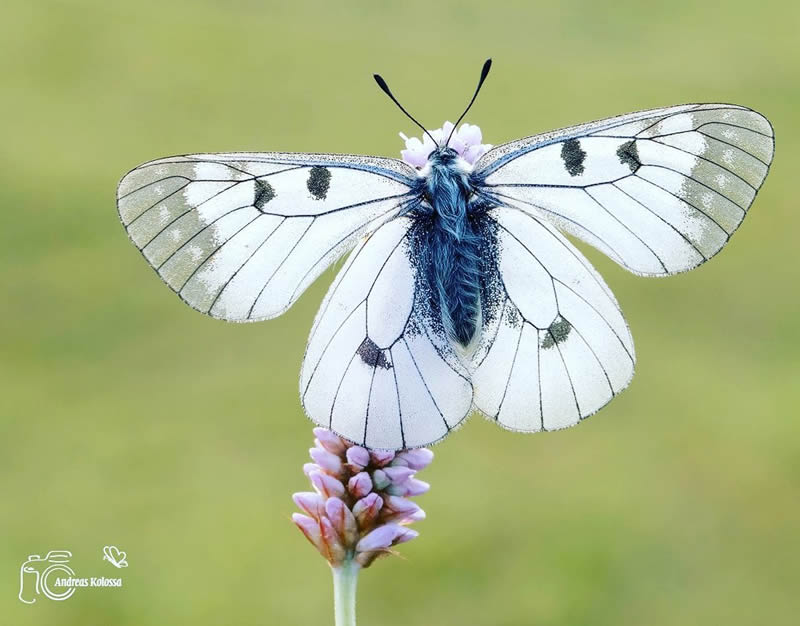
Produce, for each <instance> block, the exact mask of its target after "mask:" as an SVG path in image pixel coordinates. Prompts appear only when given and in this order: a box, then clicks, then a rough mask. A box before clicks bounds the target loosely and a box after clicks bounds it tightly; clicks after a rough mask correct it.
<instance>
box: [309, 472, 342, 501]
mask: <svg viewBox="0 0 800 626" xmlns="http://www.w3.org/2000/svg"><path fill="white" fill-rule="evenodd" d="M308 477H309V479H311V484H312V485H313V486H314V489H316V490H317V491H318V492H319V493H320V494H322V495H323V496H325V497H326V498H330V497H331V496H336V497H337V498H339V497H341V496H343V495H344V485H343V484H342V483H341V482H340V481H338V480H336V479H335V478H334V477H333V476H328V474H325V473H323V472H311V474H309V476H308Z"/></svg>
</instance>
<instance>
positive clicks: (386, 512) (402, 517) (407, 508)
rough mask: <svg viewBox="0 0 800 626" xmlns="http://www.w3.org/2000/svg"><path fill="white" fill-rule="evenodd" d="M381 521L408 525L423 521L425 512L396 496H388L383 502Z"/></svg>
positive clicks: (409, 501)
mask: <svg viewBox="0 0 800 626" xmlns="http://www.w3.org/2000/svg"><path fill="white" fill-rule="evenodd" d="M384 504H385V506H384V508H383V512H382V515H381V517H382V519H383V520H384V521H388V522H395V523H398V524H403V523H405V524H410V523H411V522H417V521H420V520H423V519H425V511H423V510H422V509H421V508H420V507H419V505H418V504H416V503H415V502H412V501H411V500H406V499H405V498H400V497H398V496H388V497H386V499H385V501H384Z"/></svg>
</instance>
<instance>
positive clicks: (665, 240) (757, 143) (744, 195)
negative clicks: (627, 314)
mask: <svg viewBox="0 0 800 626" xmlns="http://www.w3.org/2000/svg"><path fill="white" fill-rule="evenodd" d="M773 151H774V139H773V132H772V126H771V125H770V123H769V122H768V121H767V119H766V118H765V117H763V116H762V115H761V114H759V113H756V112H755V111H752V110H750V109H747V108H744V107H740V106H735V105H728V104H690V105H682V106H675V107H669V108H664V109H654V110H650V111H642V112H639V113H631V114H629V115H623V116H620V117H614V118H609V119H606V120H601V121H598V122H592V123H590V124H584V125H582V126H575V127H572V128H567V129H564V130H560V131H555V132H552V133H547V134H544V135H537V136H534V137H528V138H525V139H520V140H519V141H513V142H510V143H507V144H503V145H501V146H497V147H496V148H493V149H492V150H490V151H489V152H487V153H486V154H485V155H484V156H483V157H481V159H480V160H479V161H478V162H477V163H476V165H475V169H476V171H477V172H479V173H480V174H481V175H482V176H483V177H484V179H485V183H486V189H487V191H489V192H490V193H492V194H494V195H495V196H496V197H497V199H498V200H499V201H500V202H502V203H503V204H506V205H508V206H514V207H516V208H519V209H521V210H523V211H528V212H530V213H532V214H535V215H539V216H542V217H544V218H545V219H547V220H549V221H550V222H552V223H553V224H555V225H556V226H558V227H559V228H561V229H562V230H564V231H565V232H567V233H570V234H572V235H575V236H576V237H579V238H580V239H582V240H584V241H586V242H587V243H589V244H591V245H593V246H595V247H596V248H598V249H599V250H601V251H602V252H604V253H605V254H607V255H608V256H609V257H610V258H612V259H613V260H614V261H616V262H617V263H619V264H620V265H622V266H623V267H625V268H626V269H628V270H630V271H632V272H634V273H637V274H642V275H649V276H663V275H668V274H674V273H677V272H682V271H686V270H689V269H692V268H694V267H697V266H698V265H700V264H701V263H703V262H704V261H706V260H708V259H709V258H710V257H712V256H713V255H714V254H716V253H717V252H719V250H720V249H721V248H722V247H723V246H724V245H725V244H726V243H727V241H728V239H729V238H730V236H731V235H732V234H733V232H734V231H735V230H736V228H737V227H738V226H739V224H740V223H741V222H742V220H743V219H744V216H745V213H746V212H747V210H748V208H749V207H750V205H751V204H752V202H753V199H754V198H755V195H756V192H757V191H758V189H759V187H760V186H761V184H762V183H763V181H764V178H765V177H766V175H767V171H768V169H769V165H770V162H771V161H772V155H773Z"/></svg>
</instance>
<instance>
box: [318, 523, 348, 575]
mask: <svg viewBox="0 0 800 626" xmlns="http://www.w3.org/2000/svg"><path fill="white" fill-rule="evenodd" d="M319 529H320V533H321V535H322V545H323V548H327V552H328V561H330V563H331V565H337V564H338V563H341V562H342V561H344V559H345V557H346V556H347V552H346V550H345V548H344V546H343V545H342V540H341V537H340V536H339V533H337V532H336V529H335V528H334V527H333V524H332V523H331V521H330V520H329V519H328V518H327V517H322V518H320V520H319Z"/></svg>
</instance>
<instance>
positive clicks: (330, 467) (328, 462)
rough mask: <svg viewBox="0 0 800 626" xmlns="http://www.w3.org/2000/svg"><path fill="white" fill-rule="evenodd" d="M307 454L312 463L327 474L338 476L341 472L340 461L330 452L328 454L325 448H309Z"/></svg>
mask: <svg viewBox="0 0 800 626" xmlns="http://www.w3.org/2000/svg"><path fill="white" fill-rule="evenodd" d="M308 453H309V454H310V455H311V459H312V460H313V461H314V463H316V464H317V465H319V466H320V467H321V468H322V469H323V470H324V471H326V472H328V473H329V474H333V475H334V476H338V475H339V473H340V472H341V471H342V461H341V459H340V458H339V457H338V456H336V455H335V454H333V453H332V452H328V451H327V450H326V449H325V448H310V449H309V450H308Z"/></svg>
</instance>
